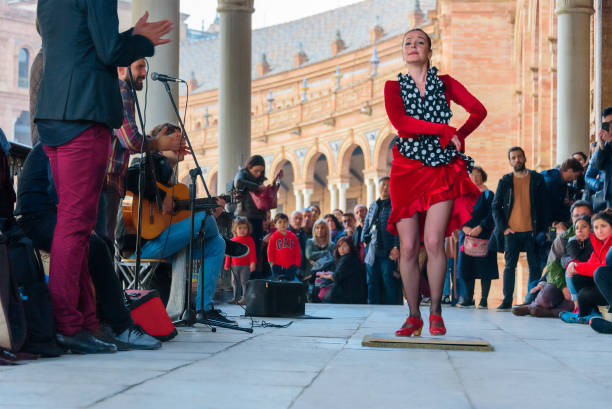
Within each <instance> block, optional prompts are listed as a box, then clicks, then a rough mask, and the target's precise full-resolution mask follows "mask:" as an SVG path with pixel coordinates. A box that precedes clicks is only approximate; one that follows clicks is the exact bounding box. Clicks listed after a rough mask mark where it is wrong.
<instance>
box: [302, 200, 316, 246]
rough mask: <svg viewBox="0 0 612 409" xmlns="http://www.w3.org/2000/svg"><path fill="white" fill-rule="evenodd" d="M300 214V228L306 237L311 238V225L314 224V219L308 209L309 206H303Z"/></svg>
mask: <svg viewBox="0 0 612 409" xmlns="http://www.w3.org/2000/svg"><path fill="white" fill-rule="evenodd" d="M302 216H303V220H302V230H303V231H304V234H306V238H307V239H311V238H312V225H313V224H314V222H315V219H314V218H313V217H312V212H311V211H310V208H309V207H307V208H305V209H304V210H303V211H302Z"/></svg>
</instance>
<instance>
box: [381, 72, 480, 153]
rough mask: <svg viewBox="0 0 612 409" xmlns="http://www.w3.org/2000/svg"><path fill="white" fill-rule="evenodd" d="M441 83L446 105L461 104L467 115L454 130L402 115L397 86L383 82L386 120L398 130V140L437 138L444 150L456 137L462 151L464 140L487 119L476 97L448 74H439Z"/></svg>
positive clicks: (402, 103)
mask: <svg viewBox="0 0 612 409" xmlns="http://www.w3.org/2000/svg"><path fill="white" fill-rule="evenodd" d="M440 79H441V80H442V82H443V83H444V86H445V89H444V96H445V97H446V101H447V102H448V105H449V106H450V102H451V101H454V102H455V103H457V104H459V105H461V106H462V107H463V108H464V109H465V110H466V111H467V112H468V113H469V114H470V116H469V118H468V119H467V121H466V122H465V123H464V124H463V126H461V128H459V129H456V128H454V127H452V126H450V125H444V124H437V123H434V122H429V121H422V120H420V119H416V118H413V117H411V116H408V115H406V109H405V108H404V101H403V99H402V96H401V94H400V85H399V82H397V81H387V82H386V83H385V108H386V110H387V115H388V116H389V120H390V121H391V124H392V125H393V127H394V128H395V129H397V131H398V136H399V137H400V138H416V137H417V136H418V135H439V136H440V144H441V145H442V147H445V146H446V145H447V144H448V142H449V141H450V140H451V139H452V137H453V135H455V134H457V136H458V137H459V140H460V141H461V151H462V152H463V151H465V143H464V141H465V138H466V137H467V136H468V135H469V134H470V133H472V132H473V131H474V129H476V128H477V127H478V125H480V123H481V122H482V121H483V120H484V119H485V117H486V116H487V110H486V109H485V107H484V105H482V104H481V103H480V101H479V100H478V99H476V97H474V96H473V95H472V94H470V93H469V91H468V90H467V89H465V87H464V86H463V85H461V83H460V82H459V81H457V80H456V79H454V78H453V77H451V76H450V75H440Z"/></svg>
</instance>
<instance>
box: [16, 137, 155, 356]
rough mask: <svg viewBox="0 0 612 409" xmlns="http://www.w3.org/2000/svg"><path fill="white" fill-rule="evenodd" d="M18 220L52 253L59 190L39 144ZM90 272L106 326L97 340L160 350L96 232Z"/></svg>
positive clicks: (24, 180)
mask: <svg viewBox="0 0 612 409" xmlns="http://www.w3.org/2000/svg"><path fill="white" fill-rule="evenodd" d="M15 215H16V216H17V223H18V224H19V226H20V227H21V229H22V230H23V232H24V233H25V235H26V236H27V237H28V238H29V239H30V240H32V243H33V244H34V246H35V247H36V248H38V249H40V250H43V251H46V252H50V251H51V243H52V241H53V233H54V231H55V225H56V223H57V193H56V190H55V185H54V183H53V176H52V174H51V167H50V165H49V158H48V157H47V155H46V154H45V151H44V150H43V145H42V144H41V143H37V144H36V145H35V146H34V148H33V149H32V151H31V152H30V154H29V155H28V157H27V159H26V161H25V163H24V166H23V170H22V173H21V177H20V180H19V188H18V195H17V208H16V209H15ZM88 263H89V264H88V266H89V273H90V275H91V279H92V282H93V285H94V288H95V290H96V295H97V301H98V308H97V315H98V318H99V319H100V322H101V323H102V324H103V328H102V329H101V330H100V331H99V332H98V333H96V334H95V335H96V338H97V339H102V340H104V341H105V342H106V343H111V344H114V345H116V347H117V349H118V350H124V351H125V350H127V349H157V348H159V347H161V343H160V342H159V341H157V340H156V339H154V338H153V337H151V336H150V335H148V334H146V333H145V332H144V331H143V330H142V328H140V327H139V326H138V325H136V324H134V321H133V320H132V317H131V316H130V312H129V311H128V310H127V308H126V307H125V304H124V301H123V290H122V288H121V284H120V283H119V280H118V278H117V275H116V274H115V271H114V263H113V257H112V253H111V251H110V249H109V248H108V246H107V245H106V241H105V240H104V239H102V238H101V237H100V236H98V235H97V234H95V233H92V234H91V235H90V239H89V258H88ZM83 347H85V345H71V349H72V350H73V352H77V351H78V352H81V353H87V351H86V349H82V350H81V349H80V348H83Z"/></svg>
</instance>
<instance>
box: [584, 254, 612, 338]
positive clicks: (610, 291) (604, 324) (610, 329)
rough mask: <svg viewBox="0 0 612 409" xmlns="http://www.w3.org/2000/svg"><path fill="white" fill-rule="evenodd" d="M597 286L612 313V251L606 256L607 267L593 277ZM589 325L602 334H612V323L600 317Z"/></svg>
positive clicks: (596, 271)
mask: <svg viewBox="0 0 612 409" xmlns="http://www.w3.org/2000/svg"><path fill="white" fill-rule="evenodd" d="M593 279H594V280H595V284H597V288H598V289H599V291H600V292H601V294H602V295H603V296H604V298H605V299H606V302H607V303H608V312H609V313H612V250H608V254H606V265H605V266H602V267H599V268H598V269H597V270H595V274H594V275H593ZM589 325H591V328H593V329H594V330H595V331H597V332H599V333H602V334H612V322H610V321H606V320H605V319H603V318H600V317H593V318H591V321H589Z"/></svg>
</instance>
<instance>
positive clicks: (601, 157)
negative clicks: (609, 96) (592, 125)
mask: <svg viewBox="0 0 612 409" xmlns="http://www.w3.org/2000/svg"><path fill="white" fill-rule="evenodd" d="M610 123H612V107H607V108H605V109H604V110H603V112H602V122H601V129H600V130H599V132H598V133H597V145H596V149H595V151H594V152H593V155H592V156H591V160H590V162H589V167H588V168H587V171H586V173H585V176H584V179H585V183H586V185H587V186H588V188H590V189H591V190H592V191H593V192H594V193H593V194H592V196H591V201H592V202H593V209H594V210H595V211H598V210H601V209H605V208H609V207H612V189H610V188H609V187H608V186H609V185H610V182H612V143H611V141H612V131H610Z"/></svg>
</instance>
